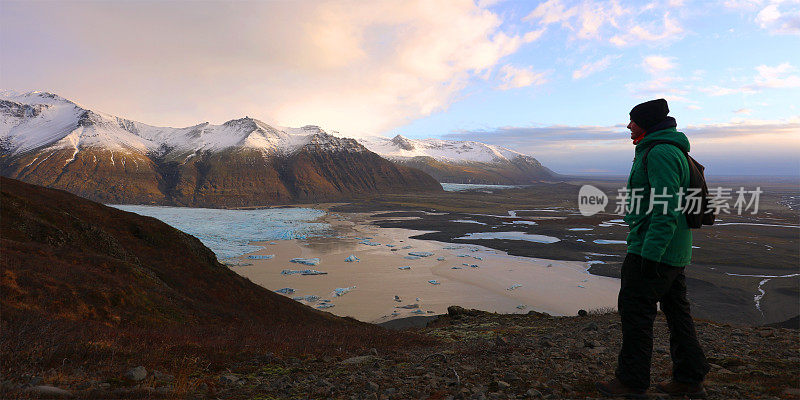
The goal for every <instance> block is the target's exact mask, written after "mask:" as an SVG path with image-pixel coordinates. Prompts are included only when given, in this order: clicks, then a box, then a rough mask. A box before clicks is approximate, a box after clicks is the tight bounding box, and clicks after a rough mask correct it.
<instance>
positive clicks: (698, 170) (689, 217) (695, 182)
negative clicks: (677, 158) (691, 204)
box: [642, 140, 716, 229]
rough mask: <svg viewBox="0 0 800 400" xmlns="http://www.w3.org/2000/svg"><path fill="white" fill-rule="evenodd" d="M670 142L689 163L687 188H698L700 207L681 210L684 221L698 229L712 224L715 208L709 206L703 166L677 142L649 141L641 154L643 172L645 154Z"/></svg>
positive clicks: (645, 169)
mask: <svg viewBox="0 0 800 400" xmlns="http://www.w3.org/2000/svg"><path fill="white" fill-rule="evenodd" d="M662 143H664V144H671V145H673V146H675V147H677V148H678V149H680V150H681V152H682V153H683V155H685V156H686V161H687V162H688V163H689V189H695V190H696V189H700V193H699V194H700V207H699V208H700V209H699V212H697V211H698V210H696V209H695V210H687V209H684V210H683V215H684V216H685V217H686V223H687V225H689V228H692V229H700V227H702V226H703V225H714V219H715V218H716V213H715V211H716V210H715V209H714V208H713V207H710V206H709V203H710V200H709V198H710V196H709V193H708V186H707V185H706V177H705V175H704V173H703V171H704V170H705V167H704V166H703V165H702V164H700V163H699V162H697V161H696V160H695V159H694V158H692V157H691V156H690V155H689V153H687V152H685V151H683V149H681V148H680V147H678V145H677V144H675V143H674V142H671V141H669V140H655V141H653V143H650V146H648V147H647V148H646V149H645V151H644V155H643V156H642V165H643V166H644V173H645V175H647V154H649V153H650V150H651V149H652V148H653V147H655V146H656V145H657V144H662Z"/></svg>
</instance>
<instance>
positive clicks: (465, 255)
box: [457, 254, 472, 257]
mask: <svg viewBox="0 0 800 400" xmlns="http://www.w3.org/2000/svg"><path fill="white" fill-rule="evenodd" d="M457 257H472V256H470V255H469V254H459V255H458V256H457Z"/></svg>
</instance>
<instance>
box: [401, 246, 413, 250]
mask: <svg viewBox="0 0 800 400" xmlns="http://www.w3.org/2000/svg"><path fill="white" fill-rule="evenodd" d="M410 248H411V246H403V247H401V249H403V250H408V249H410Z"/></svg>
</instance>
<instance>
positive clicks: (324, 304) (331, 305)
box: [317, 303, 334, 309]
mask: <svg viewBox="0 0 800 400" xmlns="http://www.w3.org/2000/svg"><path fill="white" fill-rule="evenodd" d="M333 306H334V305H333V304H330V303H323V304H320V305H318V306H317V308H319V309H324V308H331V307H333Z"/></svg>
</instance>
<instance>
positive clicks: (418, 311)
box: [411, 309, 425, 314]
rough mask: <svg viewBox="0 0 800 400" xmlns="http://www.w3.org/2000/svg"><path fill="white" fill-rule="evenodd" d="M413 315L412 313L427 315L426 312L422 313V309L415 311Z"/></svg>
mask: <svg viewBox="0 0 800 400" xmlns="http://www.w3.org/2000/svg"><path fill="white" fill-rule="evenodd" d="M411 313H412V314H425V312H424V311H422V310H420V309H417V310H414V311H412V312H411Z"/></svg>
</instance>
